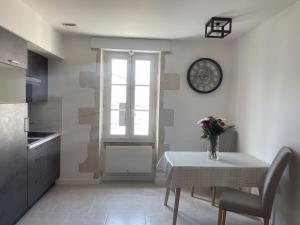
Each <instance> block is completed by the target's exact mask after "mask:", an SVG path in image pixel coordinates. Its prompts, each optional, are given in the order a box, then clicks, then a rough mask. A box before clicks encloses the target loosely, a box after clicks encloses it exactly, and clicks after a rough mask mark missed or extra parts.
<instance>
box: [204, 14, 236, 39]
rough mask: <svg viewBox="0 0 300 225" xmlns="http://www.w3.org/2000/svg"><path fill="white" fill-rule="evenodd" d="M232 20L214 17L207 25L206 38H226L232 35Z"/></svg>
mask: <svg viewBox="0 0 300 225" xmlns="http://www.w3.org/2000/svg"><path fill="white" fill-rule="evenodd" d="M231 27H232V18H225V17H212V18H211V19H210V20H209V21H208V22H207V23H206V24H205V37H206V38H224V37H226V36H227V35H228V34H230V33H231Z"/></svg>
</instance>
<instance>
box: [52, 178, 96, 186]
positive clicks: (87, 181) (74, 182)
mask: <svg viewBox="0 0 300 225" xmlns="http://www.w3.org/2000/svg"><path fill="white" fill-rule="evenodd" d="M100 183H101V179H100V178H97V179H64V178H62V179H58V180H57V181H56V182H55V184H58V185H68V184H72V185H80V184H100Z"/></svg>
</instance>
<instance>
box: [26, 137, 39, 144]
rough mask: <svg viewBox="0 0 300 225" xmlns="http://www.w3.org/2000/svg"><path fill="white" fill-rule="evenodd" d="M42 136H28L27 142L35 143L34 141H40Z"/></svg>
mask: <svg viewBox="0 0 300 225" xmlns="http://www.w3.org/2000/svg"><path fill="white" fill-rule="evenodd" d="M40 139H41V138H28V139H27V143H28V144H31V143H33V142H36V141H39V140H40Z"/></svg>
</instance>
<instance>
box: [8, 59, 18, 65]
mask: <svg viewBox="0 0 300 225" xmlns="http://www.w3.org/2000/svg"><path fill="white" fill-rule="evenodd" d="M7 61H8V62H10V63H14V64H20V62H18V61H16V60H13V59H8V60H7Z"/></svg>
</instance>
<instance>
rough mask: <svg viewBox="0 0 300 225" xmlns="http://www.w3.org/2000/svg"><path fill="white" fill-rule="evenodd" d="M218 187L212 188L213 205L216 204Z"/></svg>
mask: <svg viewBox="0 0 300 225" xmlns="http://www.w3.org/2000/svg"><path fill="white" fill-rule="evenodd" d="M216 190H217V188H216V187H212V188H211V205H212V206H215V205H216Z"/></svg>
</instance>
